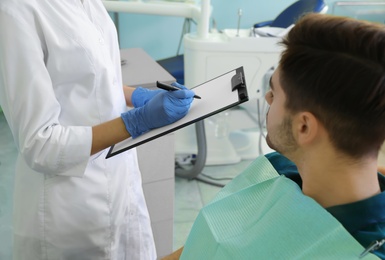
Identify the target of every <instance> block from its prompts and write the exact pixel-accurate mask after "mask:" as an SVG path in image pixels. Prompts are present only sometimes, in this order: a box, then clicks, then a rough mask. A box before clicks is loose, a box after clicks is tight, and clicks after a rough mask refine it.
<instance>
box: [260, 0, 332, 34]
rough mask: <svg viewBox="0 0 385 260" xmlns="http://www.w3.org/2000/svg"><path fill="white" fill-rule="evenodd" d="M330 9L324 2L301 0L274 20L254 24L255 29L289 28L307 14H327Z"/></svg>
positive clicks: (321, 0) (319, 0) (320, 0)
mask: <svg viewBox="0 0 385 260" xmlns="http://www.w3.org/2000/svg"><path fill="white" fill-rule="evenodd" d="M327 9H328V7H327V5H326V3H325V1H324V0H299V1H296V2H294V3H293V4H291V5H290V6H289V7H287V8H286V9H285V10H283V11H282V12H281V13H280V14H279V15H278V16H277V17H276V18H275V19H274V20H270V21H264V22H259V23H256V24H254V28H260V27H266V26H270V27H280V28H287V27H289V26H290V25H292V24H295V22H296V21H297V20H298V19H299V18H301V16H303V15H304V14H306V13H326V11H327Z"/></svg>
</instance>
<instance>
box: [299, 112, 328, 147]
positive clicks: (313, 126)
mask: <svg viewBox="0 0 385 260" xmlns="http://www.w3.org/2000/svg"><path fill="white" fill-rule="evenodd" d="M321 127H322V126H321V124H320V122H319V121H318V119H317V118H316V117H315V116H314V115H313V114H312V113H310V112H299V113H297V114H296V115H295V116H293V134H294V137H295V138H296V139H297V142H298V144H299V145H301V146H304V145H309V144H311V143H313V142H314V141H316V139H317V138H318V137H319V134H320V131H321V130H323V128H321Z"/></svg>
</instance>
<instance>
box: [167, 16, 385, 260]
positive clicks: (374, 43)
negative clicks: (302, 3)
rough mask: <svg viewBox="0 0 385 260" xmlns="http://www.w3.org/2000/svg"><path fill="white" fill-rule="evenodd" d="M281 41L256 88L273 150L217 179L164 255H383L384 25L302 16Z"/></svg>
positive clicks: (281, 257)
mask: <svg viewBox="0 0 385 260" xmlns="http://www.w3.org/2000/svg"><path fill="white" fill-rule="evenodd" d="M282 44H283V46H284V47H285V51H284V52H283V54H282V56H281V59H280V62H279V66H278V68H277V70H276V71H275V72H274V74H273V76H272V78H271V83H270V86H271V89H270V91H269V92H268V93H267V94H266V96H265V98H266V100H267V102H268V104H269V105H270V109H269V112H268V115H267V131H268V135H267V142H268V144H269V146H270V147H271V148H273V149H274V150H276V151H277V152H276V153H272V154H268V155H265V156H261V157H259V158H257V159H256V160H255V161H254V162H253V163H252V164H251V165H250V166H249V167H248V168H247V169H246V170H245V171H244V172H243V173H242V174H240V175H239V176H237V177H236V178H235V179H234V180H233V181H232V182H230V183H229V184H228V185H226V187H224V188H223V189H222V190H221V191H220V192H219V193H218V194H217V196H216V197H215V198H214V200H213V201H212V202H211V203H209V204H208V205H206V206H205V207H204V208H203V209H202V210H201V212H200V214H199V215H198V217H197V219H196V221H195V223H194V225H193V227H192V229H191V232H190V234H189V237H188V238H187V241H186V243H185V246H184V247H183V248H181V249H179V250H177V251H176V252H174V253H173V254H172V255H170V256H168V257H166V258H164V259H179V258H180V259H210V260H211V259H221V260H222V259H314V258H315V257H317V259H357V258H359V257H360V256H363V257H365V258H364V259H373V258H377V257H379V258H382V259H384V258H385V249H384V247H385V245H384V246H382V244H383V243H384V241H385V240H383V239H384V238H385V193H384V192H383V191H384V188H385V179H384V177H383V176H382V175H380V174H379V173H377V156H378V153H379V149H380V146H381V144H382V143H383V142H384V139H385V28H384V27H383V26H382V25H376V24H371V23H367V22H363V21H357V20H353V19H349V18H342V17H333V16H329V15H321V14H309V15H306V16H305V17H303V18H302V19H301V20H300V21H299V22H298V23H297V24H296V26H295V27H294V28H293V29H292V30H291V31H290V32H289V34H288V35H287V37H286V38H285V39H284V40H283V42H282ZM293 163H294V164H293ZM371 245H374V246H371Z"/></svg>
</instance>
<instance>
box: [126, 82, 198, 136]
mask: <svg viewBox="0 0 385 260" xmlns="http://www.w3.org/2000/svg"><path fill="white" fill-rule="evenodd" d="M179 86H182V85H180V84H178V87H179ZM193 96H194V92H193V91H191V90H188V89H186V88H185V87H184V86H183V89H181V90H177V91H162V92H160V93H158V94H157V95H155V96H154V97H153V98H152V99H150V100H149V101H148V102H147V103H146V104H145V105H144V106H142V107H138V108H135V109H131V110H129V111H127V112H125V113H122V114H121V117H122V119H123V122H124V124H125V126H126V129H127V131H128V132H129V133H130V134H131V136H132V138H136V137H138V136H140V135H141V134H143V133H145V132H147V131H149V130H151V129H154V128H158V127H162V126H165V125H168V124H171V123H174V122H176V121H178V120H179V119H181V118H183V117H184V116H185V115H186V114H187V112H188V111H189V109H190V106H191V103H192V101H193V99H194V98H193Z"/></svg>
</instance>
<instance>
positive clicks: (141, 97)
mask: <svg viewBox="0 0 385 260" xmlns="http://www.w3.org/2000/svg"><path fill="white" fill-rule="evenodd" d="M164 91H166V90H163V89H156V90H150V89H146V88H143V87H137V88H136V89H135V90H134V91H133V92H132V95H131V102H132V104H133V105H134V107H142V106H144V105H145V104H147V102H148V101H149V100H150V99H152V98H153V97H154V96H155V95H157V94H159V93H161V92H164Z"/></svg>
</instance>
